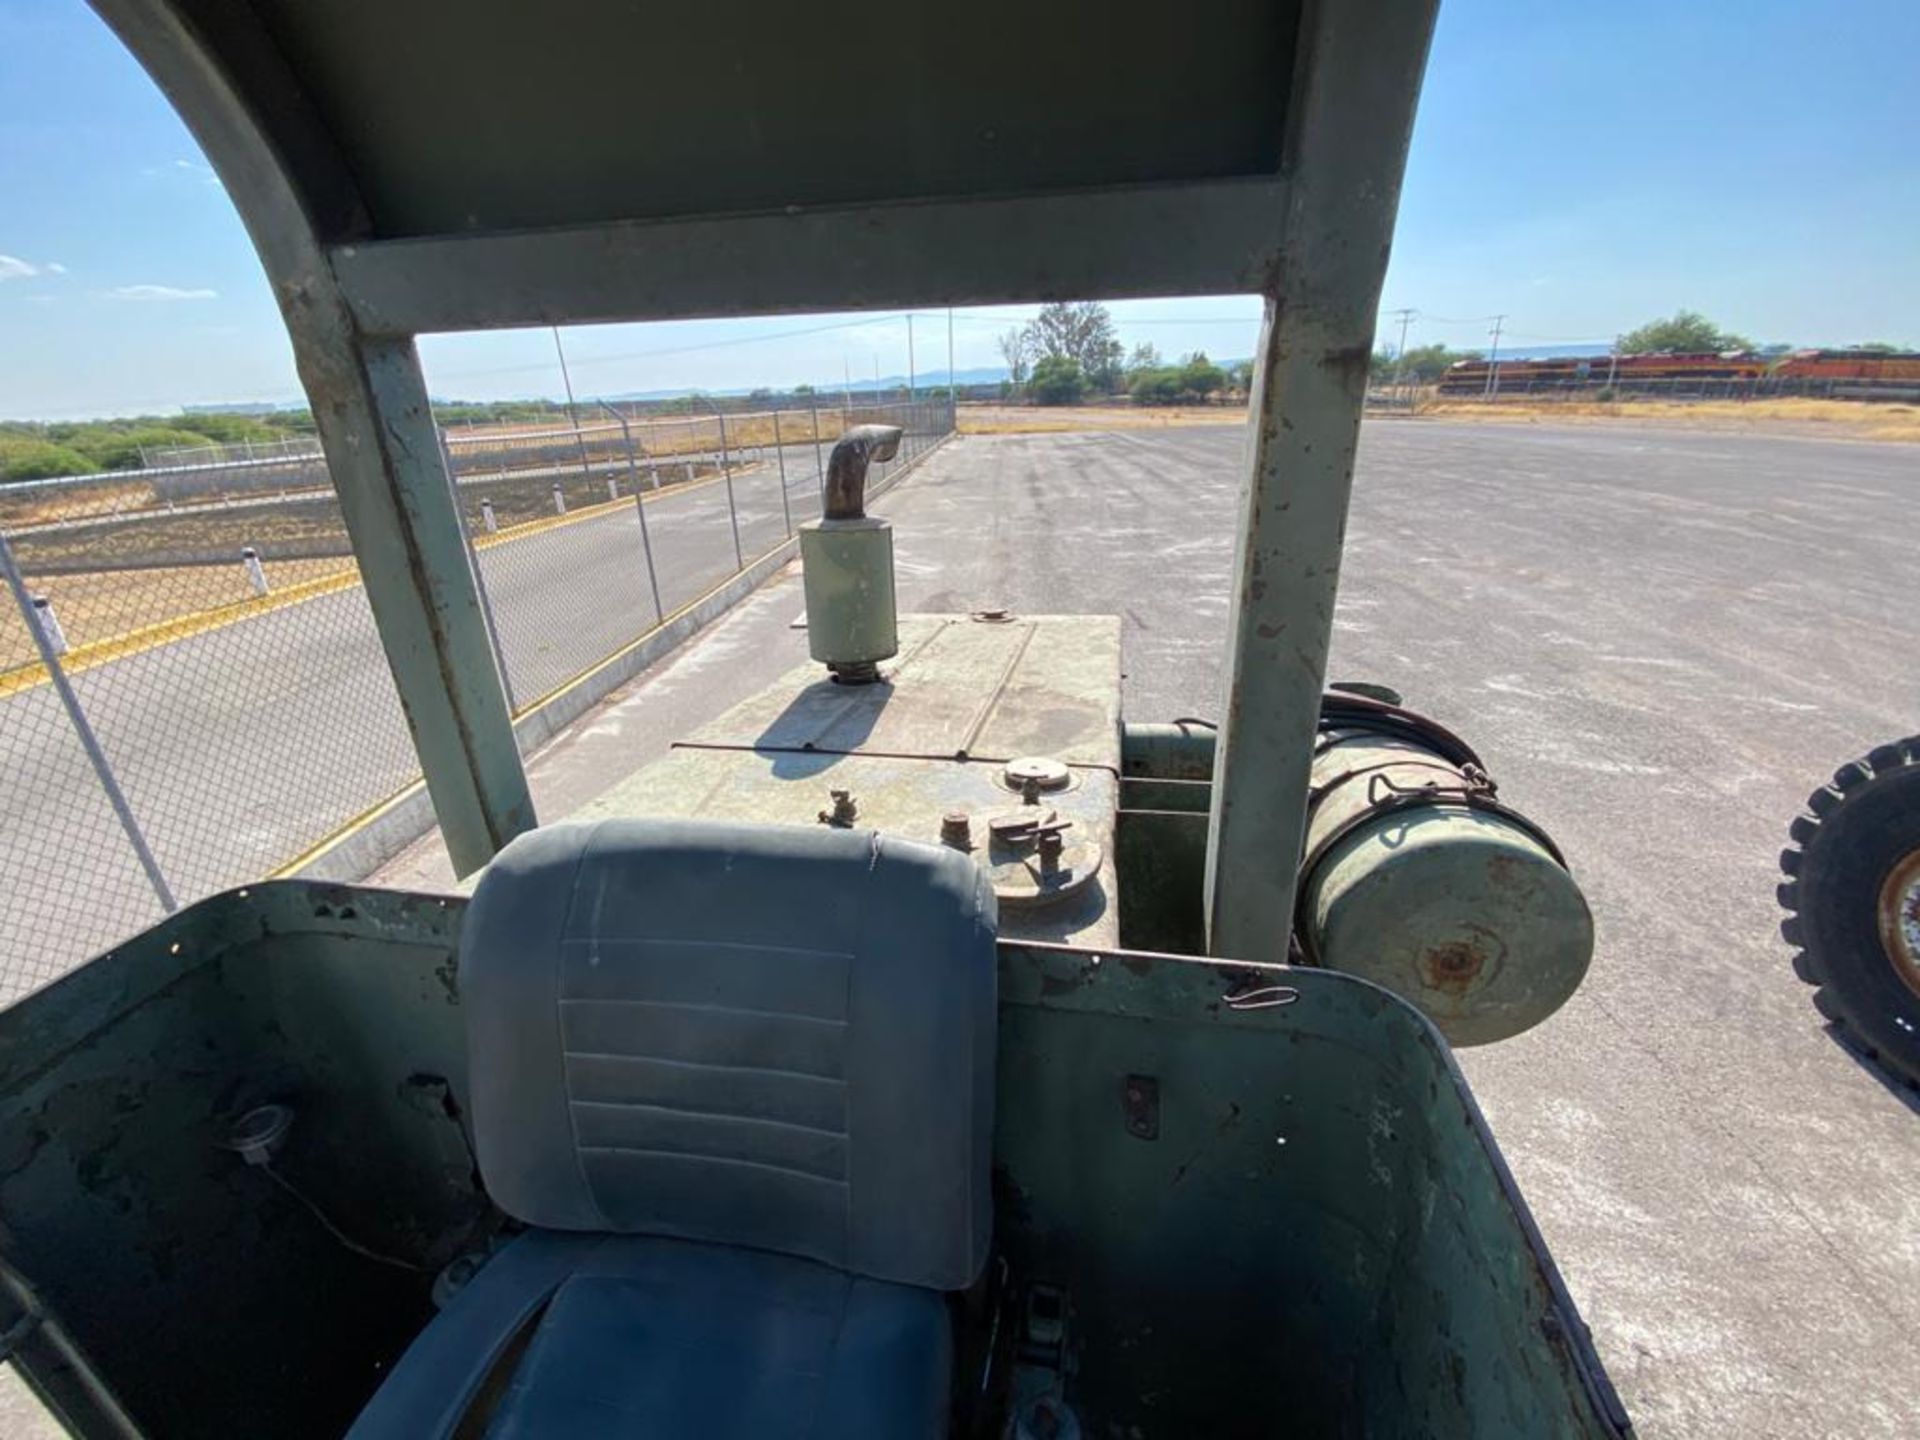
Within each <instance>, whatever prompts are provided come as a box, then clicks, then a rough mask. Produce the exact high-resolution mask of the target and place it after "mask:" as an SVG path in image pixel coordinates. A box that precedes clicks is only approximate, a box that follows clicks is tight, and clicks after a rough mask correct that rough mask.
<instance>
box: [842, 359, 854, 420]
mask: <svg viewBox="0 0 1920 1440" xmlns="http://www.w3.org/2000/svg"><path fill="white" fill-rule="evenodd" d="M840 413H841V414H842V415H843V416H849V415H852V414H853V366H852V365H850V364H848V363H847V357H846V356H845V355H842V356H841V357H840ZM840 423H841V424H843V425H845V424H849V423H851V422H850V421H848V420H845V419H842V421H841V422H840Z"/></svg>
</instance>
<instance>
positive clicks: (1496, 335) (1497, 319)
mask: <svg viewBox="0 0 1920 1440" xmlns="http://www.w3.org/2000/svg"><path fill="white" fill-rule="evenodd" d="M1506 322H1507V317H1506V316H1504V315H1496V316H1494V317H1493V348H1492V349H1491V350H1489V351H1488V352H1487V398H1488V399H1489V400H1491V399H1492V398H1494V397H1495V396H1497V395H1498V394H1499V393H1500V327H1501V326H1502V325H1504V324H1506Z"/></svg>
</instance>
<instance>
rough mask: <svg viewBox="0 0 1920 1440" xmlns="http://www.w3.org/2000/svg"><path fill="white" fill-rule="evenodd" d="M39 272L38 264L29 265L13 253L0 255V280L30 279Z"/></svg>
mask: <svg viewBox="0 0 1920 1440" xmlns="http://www.w3.org/2000/svg"><path fill="white" fill-rule="evenodd" d="M39 273H40V267H39V266H38V265H30V264H28V263H27V262H26V261H25V260H22V259H20V258H18V257H17V256H13V255H0V281H4V280H31V279H32V278H33V277H34V276H35V275H38V274H39Z"/></svg>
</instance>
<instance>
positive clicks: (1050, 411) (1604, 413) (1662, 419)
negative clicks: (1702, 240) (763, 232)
mask: <svg viewBox="0 0 1920 1440" xmlns="http://www.w3.org/2000/svg"><path fill="white" fill-rule="evenodd" d="M1243 413H1244V412H1243V411H1242V410H1241V409H1240V407H1238V406H1228V405H1186V406H1172V407H1168V408H1166V409H1159V408H1153V409H1136V408H1134V407H1133V406H1131V405H1076V406H1058V407H1050V406H1030V405H962V406H961V407H960V410H959V428H960V433H961V434H962V435H1043V434H1062V433H1068V432H1072V431H1105V430H1158V429H1163V428H1166V427H1169V426H1178V425H1218V424H1220V423H1221V422H1222V421H1224V420H1232V419H1237V418H1239V417H1240V415H1241V414H1243ZM1368 413H1369V414H1370V415H1371V414H1375V413H1378V414H1382V415H1393V414H1394V413H1396V412H1393V411H1385V410H1383V411H1379V412H1375V411H1369V412H1368ZM1413 415H1414V416H1415V417H1416V418H1419V419H1423V420H1472V421H1476V422H1479V421H1492V422H1495V423H1499V424H1511V425H1539V424H1555V425H1560V424H1571V425H1588V424H1595V425H1604V424H1606V423H1607V422H1608V421H1628V422H1631V423H1633V424H1636V425H1671V426H1675V427H1679V428H1683V429H1690V430H1738V431H1744V432H1749V433H1754V434H1774V435H1802V436H1809V437H1813V438H1818V439H1823V440H1891V441H1903V442H1912V441H1920V405H1873V404H1864V403H1862V402H1859V401H1853V400H1817V399H1811V398H1798V397H1794V398H1785V399H1771V400H1636V399H1627V400H1616V401H1613V402H1611V403H1607V404H1602V403H1600V402H1598V401H1593V400H1553V399H1547V398H1544V397H1541V398H1531V397H1529V398H1517V399H1511V400H1500V401H1497V402H1494V403H1487V402H1483V401H1477V400H1441V399H1436V398H1432V397H1426V398H1423V399H1421V400H1420V401H1419V403H1418V404H1417V406H1416V407H1415V409H1414V411H1413Z"/></svg>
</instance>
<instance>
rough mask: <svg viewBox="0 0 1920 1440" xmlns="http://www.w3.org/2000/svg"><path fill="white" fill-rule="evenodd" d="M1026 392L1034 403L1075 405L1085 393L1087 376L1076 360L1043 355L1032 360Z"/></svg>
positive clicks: (1061, 356)
mask: <svg viewBox="0 0 1920 1440" xmlns="http://www.w3.org/2000/svg"><path fill="white" fill-rule="evenodd" d="M1027 393H1028V394H1029V395H1031V396H1032V397H1033V400H1034V403H1035V404H1036V405H1075V404H1078V403H1079V402H1080V400H1081V399H1082V398H1083V397H1084V396H1085V395H1086V393H1087V377H1086V375H1085V374H1083V373H1082V372H1081V369H1080V362H1079V361H1078V360H1070V359H1068V358H1067V357H1066V356H1064V355H1045V356H1042V357H1041V358H1040V359H1039V360H1036V361H1035V362H1034V365H1033V374H1032V376H1031V377H1029V379H1028V380H1027Z"/></svg>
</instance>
